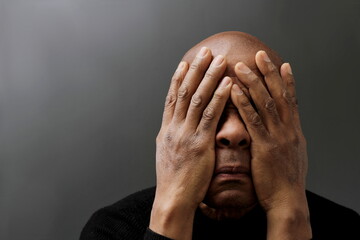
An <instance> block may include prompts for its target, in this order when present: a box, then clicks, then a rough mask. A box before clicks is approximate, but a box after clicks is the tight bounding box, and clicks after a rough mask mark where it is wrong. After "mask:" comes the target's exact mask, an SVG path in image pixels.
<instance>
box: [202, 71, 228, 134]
mask: <svg viewBox="0 0 360 240" xmlns="http://www.w3.org/2000/svg"><path fill="white" fill-rule="evenodd" d="M231 86H232V80H231V78H230V77H224V78H223V80H222V81H221V83H220V85H219V87H218V88H217V89H216V90H215V93H214V94H213V96H212V99H211V101H210V103H209V104H208V105H207V107H206V108H205V110H204V112H203V114H202V118H201V120H200V123H199V125H198V128H197V131H198V132H199V131H200V132H205V134H210V135H208V136H213V135H214V134H215V132H216V127H217V125H218V123H219V120H220V116H221V114H222V113H223V111H224V107H225V105H226V102H227V100H228V99H229V97H230V89H231Z"/></svg>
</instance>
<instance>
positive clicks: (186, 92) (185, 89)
mask: <svg viewBox="0 0 360 240" xmlns="http://www.w3.org/2000/svg"><path fill="white" fill-rule="evenodd" d="M188 95H189V88H188V86H186V85H183V86H181V87H180V89H179V91H178V98H179V99H184V98H187V97H188Z"/></svg>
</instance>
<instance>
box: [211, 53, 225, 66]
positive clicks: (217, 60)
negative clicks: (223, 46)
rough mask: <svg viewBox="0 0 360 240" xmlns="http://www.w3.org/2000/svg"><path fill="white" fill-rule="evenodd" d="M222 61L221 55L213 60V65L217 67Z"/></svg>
mask: <svg viewBox="0 0 360 240" xmlns="http://www.w3.org/2000/svg"><path fill="white" fill-rule="evenodd" d="M223 61H224V57H223V56H222V55H218V56H216V57H215V58H214V60H213V64H214V66H219V65H221V63H222V62H223Z"/></svg>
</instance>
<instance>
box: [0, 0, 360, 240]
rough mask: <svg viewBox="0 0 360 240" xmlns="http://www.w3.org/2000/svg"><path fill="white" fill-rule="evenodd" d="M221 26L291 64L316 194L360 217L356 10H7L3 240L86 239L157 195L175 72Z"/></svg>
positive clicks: (276, 3) (1, 126)
mask: <svg viewBox="0 0 360 240" xmlns="http://www.w3.org/2000/svg"><path fill="white" fill-rule="evenodd" d="M226 30H240V31H245V32H248V33H250V34H253V35H255V36H257V37H259V38H260V39H262V40H263V41H264V42H265V43H267V44H268V45H269V46H270V47H272V48H274V49H275V50H277V51H278V52H279V53H280V55H282V56H283V58H284V59H285V61H289V62H290V63H291V64H292V66H293V71H294V74H295V76H296V80H297V87H298V96H299V103H300V109H301V114H302V121H303V129H304V132H305V136H306V137H307V140H308V146H309V147H308V152H309V160H310V163H309V168H310V169H309V175H308V188H309V189H310V190H313V191H315V192H317V193H319V194H321V195H323V196H325V197H327V198H329V199H332V200H334V201H336V202H338V203H340V204H343V205H345V206H348V207H350V208H353V209H355V210H356V211H358V212H360V193H359V186H360V176H359V174H360V147H359V143H360V126H359V123H360V107H359V88H360V79H359V70H360V68H359V66H360V61H359V59H360V58H359V55H360V2H359V1H358V0H345V1H338V0H334V1H329V0H326V1H325V0H324V1H289V0H262V1H260V0H248V1H245V0H228V1H209V0H197V1H191V0H182V1H180V0H178V1H176V0H143V1H137V0H0V80H1V81H0V239H4V240H22V239H27V240H45V239H46V240H47V239H49V240H67V239H69V240H70V239H78V237H79V234H80V231H81V229H82V227H83V226H84V224H85V223H86V221H87V220H88V219H89V217H90V215H91V214H92V213H93V212H94V211H95V210H96V209H98V208H100V207H102V206H105V205H108V204H111V203H113V202H115V201H117V200H119V199H121V198H123V197H124V196H126V195H128V194H130V193H132V192H134V191H136V190H139V189H142V188H145V187H149V186H152V185H153V184H154V183H155V169H154V160H155V157H154V156H155V137H156V134H157V132H158V129H159V127H160V123H161V114H162V107H163V102H164V98H165V94H166V92H167V88H168V86H169V81H170V78H171V75H172V73H173V71H174V69H175V67H176V65H177V64H178V62H179V60H180V59H181V57H182V55H183V54H184V53H185V51H186V50H187V49H189V48H190V47H191V46H193V45H194V44H195V43H197V42H198V41H200V40H202V39H203V38H205V37H207V36H209V35H212V34H214V33H217V32H221V31H226Z"/></svg>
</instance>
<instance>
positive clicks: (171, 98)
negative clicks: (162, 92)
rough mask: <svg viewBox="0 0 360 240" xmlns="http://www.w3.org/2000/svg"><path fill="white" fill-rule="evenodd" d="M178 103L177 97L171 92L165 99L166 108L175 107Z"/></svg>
mask: <svg viewBox="0 0 360 240" xmlns="http://www.w3.org/2000/svg"><path fill="white" fill-rule="evenodd" d="M175 103H176V97H175V94H174V93H173V92H170V93H169V94H168V95H167V96H166V99H165V107H173V106H174V105H175Z"/></svg>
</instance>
